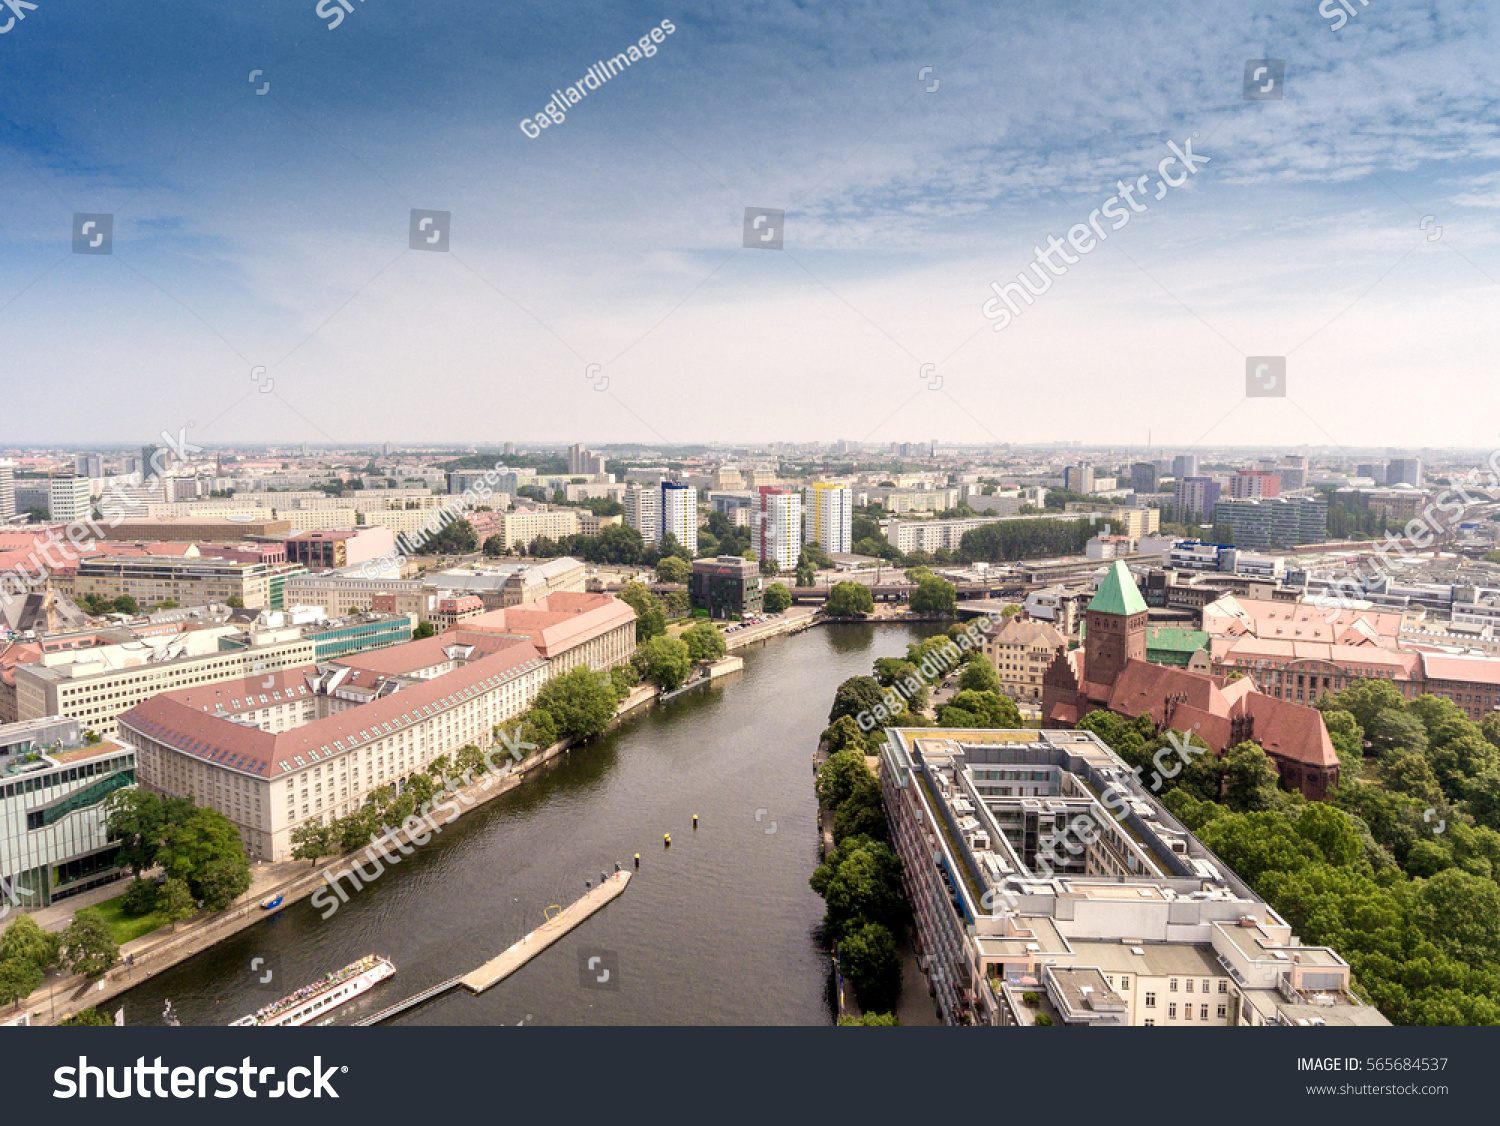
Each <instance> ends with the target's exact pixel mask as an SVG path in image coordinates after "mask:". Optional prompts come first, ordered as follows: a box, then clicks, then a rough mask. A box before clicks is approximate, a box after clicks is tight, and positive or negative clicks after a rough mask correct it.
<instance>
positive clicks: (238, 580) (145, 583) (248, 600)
mask: <svg viewBox="0 0 1500 1126" xmlns="http://www.w3.org/2000/svg"><path fill="white" fill-rule="evenodd" d="M301 572H302V568H301V567H300V566H297V565H296V564H293V563H261V562H248V563H247V562H241V561H239V560H237V559H217V558H212V557H210V556H190V555H143V556H117V555H100V556H88V557H85V558H83V559H80V560H79V561H78V569H77V572H76V574H75V577H74V579H73V597H74V598H76V599H82V598H85V597H87V596H88V595H91V594H93V595H98V596H99V597H100V598H105V599H114V598H120V597H122V596H127V595H128V596H129V597H131V598H134V599H135V600H136V601H137V602H138V603H140V604H141V605H142V606H154V605H156V604H157V603H158V602H165V601H168V600H170V601H173V602H176V603H177V604H178V605H181V606H200V605H204V604H206V603H211V602H223V603H228V602H229V600H230V599H232V598H234V599H239V602H240V605H242V606H244V607H245V608H246V609H250V610H280V609H281V608H282V607H283V606H284V605H285V602H284V601H283V597H284V589H285V583H286V580H287V578H288V576H291V575H297V574H301Z"/></svg>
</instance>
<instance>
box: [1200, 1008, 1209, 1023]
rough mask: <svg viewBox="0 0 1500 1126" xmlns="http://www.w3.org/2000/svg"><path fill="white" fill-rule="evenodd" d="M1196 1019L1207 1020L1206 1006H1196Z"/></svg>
mask: <svg viewBox="0 0 1500 1126" xmlns="http://www.w3.org/2000/svg"><path fill="white" fill-rule="evenodd" d="M1198 1019H1199V1020H1207V1019H1208V1006H1207V1005H1199V1006H1198Z"/></svg>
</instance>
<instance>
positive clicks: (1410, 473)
mask: <svg viewBox="0 0 1500 1126" xmlns="http://www.w3.org/2000/svg"><path fill="white" fill-rule="evenodd" d="M1385 483H1386V484H1387V485H1410V486H1411V487H1412V488H1414V489H1420V488H1421V487H1422V459H1421V458H1419V457H1393V458H1391V460H1390V461H1388V462H1387V463H1386V467H1385Z"/></svg>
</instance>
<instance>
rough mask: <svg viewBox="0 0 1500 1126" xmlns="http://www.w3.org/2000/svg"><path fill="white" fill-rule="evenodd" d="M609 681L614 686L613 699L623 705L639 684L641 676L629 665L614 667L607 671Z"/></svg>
mask: <svg viewBox="0 0 1500 1126" xmlns="http://www.w3.org/2000/svg"><path fill="white" fill-rule="evenodd" d="M609 679H610V683H611V684H613V685H614V686H615V698H616V699H618V700H619V701H620V702H621V703H623V702H624V701H625V698H626V697H627V696H629V695H630V693H631V691H632V690H633V689H634V688H635V686H636V685H637V684H639V683H640V682H641V674H640V673H638V672H636V671H635V669H633V668H631V667H630V666H629V665H616V666H615V667H614V668H612V669H610V670H609Z"/></svg>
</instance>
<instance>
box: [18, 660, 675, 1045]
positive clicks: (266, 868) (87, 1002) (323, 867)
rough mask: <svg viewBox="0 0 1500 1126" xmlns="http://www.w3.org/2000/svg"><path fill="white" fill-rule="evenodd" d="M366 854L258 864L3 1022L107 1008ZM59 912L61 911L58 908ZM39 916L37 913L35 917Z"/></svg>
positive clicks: (47, 989) (463, 804) (465, 804)
mask: <svg viewBox="0 0 1500 1126" xmlns="http://www.w3.org/2000/svg"><path fill="white" fill-rule="evenodd" d="M660 694H661V690H660V689H659V688H658V687H656V686H655V685H641V686H639V687H637V688H635V689H633V690H632V691H631V693H630V695H629V696H627V697H626V698H625V699H624V701H622V702H621V704H620V706H619V708H618V709H616V711H615V717H614V719H612V720H611V721H610V723H609V726H608V727H606V728H605V732H608V731H610V730H612V729H613V728H614V727H615V726H616V725H618V724H619V723H620V722H621V721H622V720H624V719H625V718H626V717H627V716H629V715H630V714H632V713H633V712H635V711H637V710H638V709H640V708H643V707H645V706H646V705H648V704H650V703H651V702H652V701H654V700H656V699H657V697H658V696H659V695H660ZM603 733H604V732H601V734H603ZM574 745H575V741H574V740H573V739H563V740H560V741H559V742H557V743H554V744H553V745H552V746H550V747H548V748H546V749H545V750H541V751H538V752H537V753H536V754H532V755H528V756H527V757H526V758H525V759H523V760H522V761H521V762H519V763H516V764H515V765H513V766H510V767H509V768H508V769H507V770H506V771H505V772H504V773H503V774H493V773H487V774H485V775H483V776H481V777H480V778H479V779H477V780H475V781H474V782H473V783H471V784H470V785H469V786H466V787H463V788H461V789H458V790H455V791H454V792H453V799H454V801H455V803H456V804H457V805H459V806H460V808H462V809H463V811H464V813H469V812H471V811H473V810H475V809H478V808H479V807H481V806H483V805H486V804H488V803H489V802H492V801H494V800H495V799H496V798H498V797H500V796H501V795H503V794H507V793H509V792H510V791H512V790H514V789H515V788H516V787H518V786H519V785H521V783H522V782H524V781H525V780H526V778H527V776H528V775H529V774H531V773H533V772H535V771H536V770H537V769H538V768H539V767H542V766H545V765H547V764H548V763H550V762H552V761H553V760H555V759H557V758H558V757H559V756H562V755H565V754H567V753H569V751H571V750H572V748H573V747H574ZM459 820H462V815H461V816H460V817H459V818H456V819H455V821H459ZM417 835H423V834H422V830H418V831H417ZM387 839H388V840H389V841H390V842H391V844H390V845H389V846H388V849H389V850H390V851H392V852H396V854H397V859H398V860H399V856H400V852H399V849H400V846H402V845H407V846H410V845H412V844H413V839H412V834H411V832H409V831H406V830H399V831H395V832H392V833H391V834H389V836H388V838H387ZM366 851H367V850H366V849H364V848H361V849H356V850H355V851H353V852H350V853H346V854H345V855H343V856H340V857H335V858H332V859H331V860H330V861H326V862H323V863H321V864H319V863H314V864H312V865H310V866H309V864H308V862H307V861H303V860H282V861H278V862H276V863H273V864H259V865H255V866H254V867H253V868H252V870H251V884H250V889H249V890H248V891H246V892H245V894H244V895H242V896H240V897H239V898H238V899H236V900H235V901H234V903H232V904H231V905H230V906H229V907H228V908H227V909H225V910H224V911H222V912H220V913H218V914H216V915H211V916H206V917H201V918H197V919H192V920H189V921H187V922H184V923H178V924H176V925H175V926H173V927H171V928H164V929H165V930H166V933H165V934H164V933H163V931H162V930H156V931H152V932H151V933H150V934H147V935H142V936H141V937H140V938H138V939H135V940H134V941H132V942H127V943H125V944H124V945H123V946H121V947H120V961H119V962H118V963H117V964H116V965H115V966H114V967H113V968H112V969H110V970H109V971H107V972H106V973H104V974H103V975H102V976H100V977H97V978H85V977H83V976H82V975H80V974H65V975H60V976H59V975H54V976H52V977H51V979H50V984H49V985H44V986H43V987H42V988H41V989H38V990H37V991H36V992H35V993H33V994H32V995H31V996H30V997H28V998H26V1000H25V1001H24V1002H23V1003H22V1004H21V1005H19V1006H13V1007H9V1008H7V1009H5V1010H3V1013H4V1017H5V1019H6V1020H13V1019H15V1018H17V1017H18V1016H20V1015H21V1014H22V1013H25V1014H28V1015H29V1016H30V1023H31V1024H33V1025H48V1024H55V1023H60V1022H61V1021H64V1020H66V1019H67V1018H68V1017H70V1016H73V1015H74V1014H75V1013H79V1012H82V1011H83V1010H84V1009H88V1008H95V1007H98V1006H101V1005H104V1004H105V1003H107V1002H109V1001H111V1000H113V999H114V998H115V997H117V996H119V995H120V994H121V993H124V992H126V991H127V990H130V989H133V988H135V987H136V986H138V985H140V984H141V983H142V982H144V981H149V980H150V979H151V978H152V977H154V976H156V975H157V974H159V973H162V972H163V971H165V970H168V969H171V968H172V967H173V966H175V965H178V964H179V963H181V962H184V961H186V960H187V959H189V958H191V957H193V956H194V955H196V954H200V953H202V952H203V951H204V950H207V949H208V948H209V947H211V946H214V945H216V944H218V943H220V942H222V941H224V940H225V939H227V938H230V937H231V936H233V935H235V934H238V933H239V932H240V931H242V930H245V929H246V928H248V927H251V926H254V925H255V924H256V923H258V922H261V921H263V920H265V919H268V918H270V917H271V915H273V914H275V912H274V911H266V910H265V909H264V908H262V907H261V906H260V905H261V904H262V903H265V902H267V901H269V900H271V899H275V898H276V897H278V896H279V897H280V898H281V905H280V907H278V908H277V910H281V909H284V908H286V907H289V906H291V905H292V904H294V903H297V902H299V901H301V900H303V899H306V898H308V897H310V896H312V895H314V894H316V892H317V890H318V889H319V888H320V887H325V886H329V885H331V884H333V883H335V882H336V881H338V880H339V879H341V878H342V879H344V880H345V881H346V882H348V880H349V876H350V870H351V867H352V866H353V864H354V863H356V862H357V860H358V858H360V857H362V856H363V855H364V853H365V852H366ZM127 886H128V883H126V882H121V883H120V884H117V885H112V886H111V887H110V888H108V889H103V888H101V889H98V891H99V892H100V893H103V894H97V893H96V894H94V895H91V896H90V897H89V898H88V901H87V902H80V901H73V900H70V901H67V902H66V903H65V904H61V905H58V906H55V907H52V908H47V909H46V912H47V917H46V918H45V920H43V919H41V918H39V919H38V921H39V923H41V924H42V925H43V926H44V929H47V930H49V931H61V930H63V929H65V928H66V927H67V925H68V922H69V921H70V920H71V918H72V915H73V913H74V912H76V911H78V910H79V909H81V908H83V907H88V906H92V905H93V904H95V903H98V902H102V901H103V900H105V899H110V898H113V897H114V896H116V895H118V894H120V892H121V890H122V889H123V888H125V887H127ZM353 886H355V887H358V886H359V881H357V880H356V881H353ZM59 907H61V908H63V910H59ZM40 914H41V913H40V912H39V913H38V915H40ZM0 933H3V932H0Z"/></svg>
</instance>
